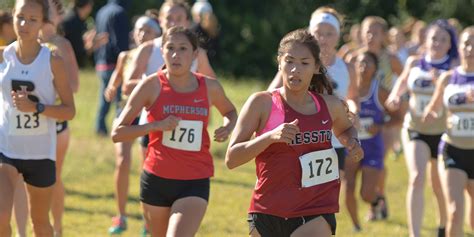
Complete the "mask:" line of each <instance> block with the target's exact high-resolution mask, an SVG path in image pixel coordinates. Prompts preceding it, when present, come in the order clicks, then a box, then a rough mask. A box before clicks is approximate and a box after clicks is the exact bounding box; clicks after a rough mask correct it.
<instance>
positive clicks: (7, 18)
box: [0, 10, 13, 32]
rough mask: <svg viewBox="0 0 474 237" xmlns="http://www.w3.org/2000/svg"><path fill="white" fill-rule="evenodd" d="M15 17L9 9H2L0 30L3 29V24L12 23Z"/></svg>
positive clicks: (0, 12) (0, 11)
mask: <svg viewBox="0 0 474 237" xmlns="http://www.w3.org/2000/svg"><path fill="white" fill-rule="evenodd" d="M12 22H13V17H12V14H11V13H10V12H8V11H3V10H0V32H1V30H2V26H3V24H12Z"/></svg>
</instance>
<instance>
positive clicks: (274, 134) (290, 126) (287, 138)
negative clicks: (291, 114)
mask: <svg viewBox="0 0 474 237" xmlns="http://www.w3.org/2000/svg"><path fill="white" fill-rule="evenodd" d="M299 132H300V128H299V127H298V119H295V120H293V122H291V123H283V124H280V126H278V127H276V128H275V129H273V130H272V131H271V135H270V139H271V140H272V141H273V142H284V143H291V142H292V141H293V139H295V136H296V134H297V133H299Z"/></svg>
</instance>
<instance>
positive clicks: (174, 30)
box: [161, 26, 198, 50]
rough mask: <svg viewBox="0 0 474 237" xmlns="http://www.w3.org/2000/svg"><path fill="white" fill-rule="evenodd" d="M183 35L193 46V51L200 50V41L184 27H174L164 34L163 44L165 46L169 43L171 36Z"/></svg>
mask: <svg viewBox="0 0 474 237" xmlns="http://www.w3.org/2000/svg"><path fill="white" fill-rule="evenodd" d="M177 34H183V35H184V36H186V38H187V39H188V40H189V43H191V45H192V46H193V50H196V49H197V48H198V39H197V37H196V35H195V34H194V33H193V32H192V31H191V30H189V29H186V28H184V27H182V26H173V27H171V28H169V29H168V30H167V31H166V32H165V33H164V34H163V38H162V44H161V45H165V44H166V42H168V39H169V37H170V36H171V35H177Z"/></svg>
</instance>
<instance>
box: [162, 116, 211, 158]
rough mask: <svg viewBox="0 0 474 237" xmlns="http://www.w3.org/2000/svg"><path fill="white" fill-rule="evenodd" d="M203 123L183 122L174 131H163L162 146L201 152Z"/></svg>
mask: <svg viewBox="0 0 474 237" xmlns="http://www.w3.org/2000/svg"><path fill="white" fill-rule="evenodd" d="M202 129H203V122H202V121H195V120H181V121H179V124H178V126H177V127H176V128H175V129H174V130H172V131H163V140H162V144H163V145H164V146H166V147H170V148H174V149H178V150H183V151H200V150H201V144H202Z"/></svg>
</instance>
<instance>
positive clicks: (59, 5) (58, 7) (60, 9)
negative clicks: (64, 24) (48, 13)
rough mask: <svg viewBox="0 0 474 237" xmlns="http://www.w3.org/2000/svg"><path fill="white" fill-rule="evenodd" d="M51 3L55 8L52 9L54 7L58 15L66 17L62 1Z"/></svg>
mask: <svg viewBox="0 0 474 237" xmlns="http://www.w3.org/2000/svg"><path fill="white" fill-rule="evenodd" d="M51 2H52V3H53V6H50V7H54V8H55V9H56V12H57V13H58V15H64V6H63V3H62V2H61V0H51Z"/></svg>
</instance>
